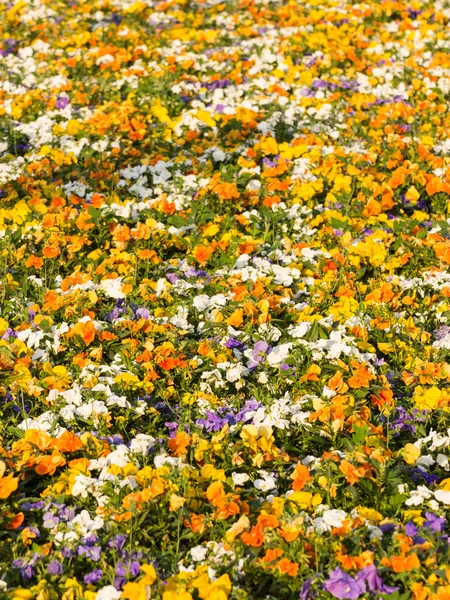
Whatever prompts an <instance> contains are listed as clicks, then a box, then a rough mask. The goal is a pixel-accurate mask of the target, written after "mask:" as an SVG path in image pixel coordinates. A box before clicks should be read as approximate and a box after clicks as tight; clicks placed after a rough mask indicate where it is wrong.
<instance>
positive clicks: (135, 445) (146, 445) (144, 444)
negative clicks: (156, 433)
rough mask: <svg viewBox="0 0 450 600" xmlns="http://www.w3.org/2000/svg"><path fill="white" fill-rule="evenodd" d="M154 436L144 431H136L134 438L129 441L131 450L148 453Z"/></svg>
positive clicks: (153, 442) (152, 444) (153, 443)
mask: <svg viewBox="0 0 450 600" xmlns="http://www.w3.org/2000/svg"><path fill="white" fill-rule="evenodd" d="M155 442H156V440H155V438H154V437H153V436H151V435H146V434H145V433H138V434H137V436H136V437H135V438H134V440H132V441H131V444H130V450H131V452H140V453H142V454H148V451H149V450H151V449H152V448H153V446H154V445H155Z"/></svg>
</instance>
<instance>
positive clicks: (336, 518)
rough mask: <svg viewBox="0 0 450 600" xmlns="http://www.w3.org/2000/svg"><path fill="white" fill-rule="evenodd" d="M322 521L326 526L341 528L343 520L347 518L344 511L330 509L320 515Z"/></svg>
mask: <svg viewBox="0 0 450 600" xmlns="http://www.w3.org/2000/svg"><path fill="white" fill-rule="evenodd" d="M322 518H323V521H324V523H325V524H326V525H329V526H330V527H342V524H343V523H344V521H345V519H346V518H347V513H346V512H345V510H338V509H336V508H332V509H330V510H325V511H324V513H323V515H322Z"/></svg>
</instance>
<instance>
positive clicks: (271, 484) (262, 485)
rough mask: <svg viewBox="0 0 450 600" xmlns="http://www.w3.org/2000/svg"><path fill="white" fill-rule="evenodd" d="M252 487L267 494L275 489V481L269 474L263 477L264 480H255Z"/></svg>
mask: <svg viewBox="0 0 450 600" xmlns="http://www.w3.org/2000/svg"><path fill="white" fill-rule="evenodd" d="M253 485H254V486H255V488H256V489H257V490H260V491H261V492H268V491H269V490H273V489H274V488H276V487H277V485H276V483H275V479H274V478H273V477H272V475H269V474H267V475H264V479H256V480H255V481H254V483H253Z"/></svg>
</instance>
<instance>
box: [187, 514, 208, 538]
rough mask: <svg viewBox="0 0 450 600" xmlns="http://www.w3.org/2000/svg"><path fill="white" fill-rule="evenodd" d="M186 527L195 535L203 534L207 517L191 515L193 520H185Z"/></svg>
mask: <svg viewBox="0 0 450 600" xmlns="http://www.w3.org/2000/svg"><path fill="white" fill-rule="evenodd" d="M184 526H185V527H188V528H189V529H190V530H191V531H193V532H194V533H200V534H202V533H203V532H204V531H205V517H204V516H203V515H196V514H193V515H191V520H190V521H189V520H188V519H185V520H184Z"/></svg>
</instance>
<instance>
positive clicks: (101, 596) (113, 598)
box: [95, 585, 122, 600]
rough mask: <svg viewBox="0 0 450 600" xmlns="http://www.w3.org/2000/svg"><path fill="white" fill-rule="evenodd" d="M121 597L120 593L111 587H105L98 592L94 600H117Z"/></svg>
mask: <svg viewBox="0 0 450 600" xmlns="http://www.w3.org/2000/svg"><path fill="white" fill-rule="evenodd" d="M121 596H122V592H121V591H119V590H116V588H115V587H114V586H113V585H105V587H102V588H101V589H99V590H98V592H97V595H96V596H95V600H119V598H120V597H121Z"/></svg>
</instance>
